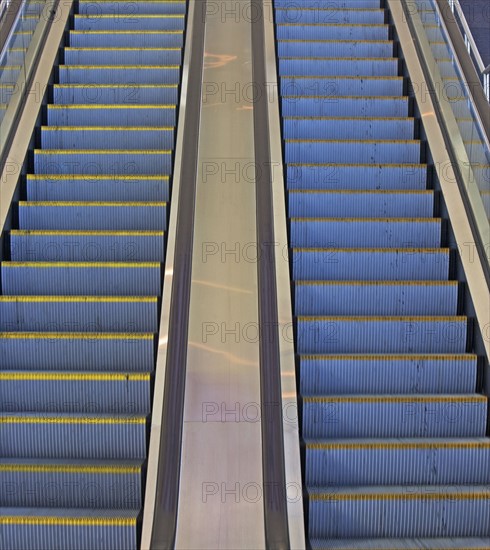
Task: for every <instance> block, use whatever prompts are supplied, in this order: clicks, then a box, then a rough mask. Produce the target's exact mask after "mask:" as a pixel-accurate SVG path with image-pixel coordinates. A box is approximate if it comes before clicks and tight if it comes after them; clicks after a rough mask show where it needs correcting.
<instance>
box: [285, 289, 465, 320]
mask: <svg viewBox="0 0 490 550" xmlns="http://www.w3.org/2000/svg"><path fill="white" fill-rule="evenodd" d="M458 290H459V284H458V283H457V282H456V281H403V282H399V281H396V282H394V281H296V282H295V285H294V303H295V312H296V314H297V315H316V316H318V315H325V314H327V313H328V315H395V316H407V315H443V316H444V315H456V313H457V306H458Z"/></svg>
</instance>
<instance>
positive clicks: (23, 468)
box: [0, 464, 141, 475]
mask: <svg viewBox="0 0 490 550" xmlns="http://www.w3.org/2000/svg"><path fill="white" fill-rule="evenodd" d="M0 472H22V473H24V472H25V473H41V474H44V473H46V474H51V473H54V474H71V473H75V474H120V475H124V474H140V473H141V467H140V466H102V465H100V466H98V465H93V466H83V465H80V466H78V465H75V464H74V465H70V464H0Z"/></svg>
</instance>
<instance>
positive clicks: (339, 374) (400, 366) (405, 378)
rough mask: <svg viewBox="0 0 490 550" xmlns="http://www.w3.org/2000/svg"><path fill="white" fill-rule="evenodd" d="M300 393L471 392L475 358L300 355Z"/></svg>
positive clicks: (475, 368) (474, 381)
mask: <svg viewBox="0 0 490 550" xmlns="http://www.w3.org/2000/svg"><path fill="white" fill-rule="evenodd" d="M300 367H301V378H300V380H301V382H300V383H301V394H302V395H304V396H313V395H317V396H322V395H336V394H412V393H413V394H424V393H446V394H454V393H460V394H471V393H473V392H474V391H475V389H476V374H477V367H476V359H474V358H473V359H448V360H441V359H440V360H437V359H431V358H425V359H417V358H416V357H415V358H413V359H411V358H407V359H403V360H402V359H396V360H395V359H393V360H390V359H389V358H387V359H384V360H382V359H376V358H372V359H363V360H362V359H355V358H352V359H335V358H332V359H313V358H311V359H310V358H307V357H301V358H300Z"/></svg>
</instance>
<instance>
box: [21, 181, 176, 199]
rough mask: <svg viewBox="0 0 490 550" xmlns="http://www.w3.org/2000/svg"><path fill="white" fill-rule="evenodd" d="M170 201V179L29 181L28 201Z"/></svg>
mask: <svg viewBox="0 0 490 550" xmlns="http://www.w3.org/2000/svg"><path fill="white" fill-rule="evenodd" d="M169 198H170V194H169V182H168V180H167V179H160V180H159V179H158V178H156V179H151V180H144V179H138V177H137V176H134V177H132V178H128V179H118V178H117V176H114V178H109V179H97V178H96V177H89V176H87V177H86V178H83V179H78V180H75V179H74V180H69V179H68V180H56V179H54V178H52V179H50V176H49V175H48V176H46V179H36V180H33V179H30V178H29V177H28V178H27V200H30V201H56V200H61V201H102V202H105V201H122V202H133V201H145V202H152V201H157V202H161V201H163V202H165V201H168V200H169Z"/></svg>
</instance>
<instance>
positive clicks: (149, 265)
mask: <svg viewBox="0 0 490 550" xmlns="http://www.w3.org/2000/svg"><path fill="white" fill-rule="evenodd" d="M161 265H162V264H161V263H160V262H2V267H4V268H22V267H27V268H36V269H38V268H39V269H43V268H46V269H49V268H52V269H65V268H80V267H81V268H87V269H89V268H90V269H93V268H97V269H160V267H161Z"/></svg>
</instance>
